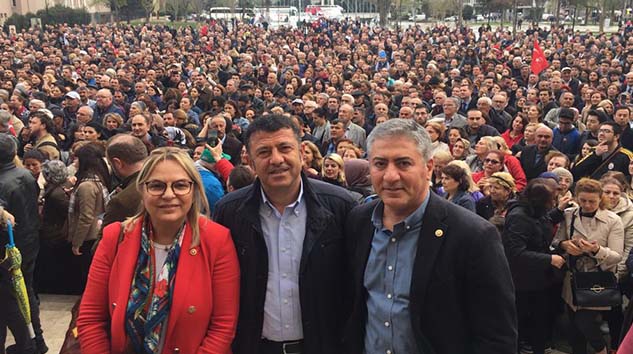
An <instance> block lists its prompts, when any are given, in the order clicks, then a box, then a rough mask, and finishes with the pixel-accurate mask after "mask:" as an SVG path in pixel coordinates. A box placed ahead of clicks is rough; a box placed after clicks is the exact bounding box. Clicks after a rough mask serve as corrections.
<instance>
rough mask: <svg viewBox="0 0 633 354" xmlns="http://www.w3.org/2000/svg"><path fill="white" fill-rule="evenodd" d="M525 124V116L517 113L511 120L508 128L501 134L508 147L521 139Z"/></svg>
mask: <svg viewBox="0 0 633 354" xmlns="http://www.w3.org/2000/svg"><path fill="white" fill-rule="evenodd" d="M527 125H528V120H527V118H526V117H525V116H524V115H522V114H519V115H517V116H516V117H514V119H513V120H512V125H511V126H510V128H508V130H506V131H505V132H503V133H502V134H501V137H502V138H503V140H505V142H506V144H507V145H508V148H509V149H512V147H513V146H514V144H518V143H520V141H521V140H522V139H523V136H524V133H523V132H524V131H525V127H526V126H527Z"/></svg>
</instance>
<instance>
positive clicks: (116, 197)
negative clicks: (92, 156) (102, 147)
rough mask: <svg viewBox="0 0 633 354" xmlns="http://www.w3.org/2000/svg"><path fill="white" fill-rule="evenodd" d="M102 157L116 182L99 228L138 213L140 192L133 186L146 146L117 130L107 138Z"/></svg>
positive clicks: (141, 165) (145, 154)
mask: <svg viewBox="0 0 633 354" xmlns="http://www.w3.org/2000/svg"><path fill="white" fill-rule="evenodd" d="M106 157H107V158H108V162H109V163H110V166H112V171H113V172H114V174H115V175H116V176H117V177H118V178H119V179H120V182H119V184H118V185H117V186H116V187H115V188H114V191H113V193H112V196H111V198H110V201H109V202H108V204H107V205H106V207H105V214H104V215H103V223H102V229H101V230H103V227H105V226H107V225H109V224H112V223H113V222H116V221H124V220H125V219H127V218H129V217H131V216H134V215H136V213H138V211H139V206H140V205H141V193H140V192H139V191H138V189H137V188H136V177H137V176H138V174H139V172H140V171H141V168H142V167H143V161H145V158H147V149H146V148H145V144H143V142H142V141H141V139H139V138H137V137H135V136H132V135H128V134H118V135H116V136H115V137H113V138H112V139H110V141H109V142H108V147H107V148H106Z"/></svg>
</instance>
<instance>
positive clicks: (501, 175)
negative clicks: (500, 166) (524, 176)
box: [487, 172, 516, 192]
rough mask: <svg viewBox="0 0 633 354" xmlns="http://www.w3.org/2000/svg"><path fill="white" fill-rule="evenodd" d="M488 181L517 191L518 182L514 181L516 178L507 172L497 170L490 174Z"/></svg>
mask: <svg viewBox="0 0 633 354" xmlns="http://www.w3.org/2000/svg"><path fill="white" fill-rule="evenodd" d="M487 181H488V183H497V184H499V185H500V186H502V187H504V188H506V189H509V190H511V191H512V192H516V183H514V178H513V177H512V175H511V174H509V173H507V172H495V173H493V174H492V176H490V178H488V180H487Z"/></svg>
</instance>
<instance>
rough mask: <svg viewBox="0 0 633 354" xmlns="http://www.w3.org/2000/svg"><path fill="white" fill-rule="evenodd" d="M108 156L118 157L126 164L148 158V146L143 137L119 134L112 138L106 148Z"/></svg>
mask: <svg viewBox="0 0 633 354" xmlns="http://www.w3.org/2000/svg"><path fill="white" fill-rule="evenodd" d="M106 154H107V156H108V158H110V159H112V158H115V157H116V158H118V159H120V160H121V161H123V162H125V163H126V164H133V163H137V162H140V161H143V160H145V158H147V148H146V147H145V144H143V141H141V139H139V138H137V137H135V136H132V135H127V134H117V135H115V136H113V137H112V138H110V140H109V141H108V147H107V148H106Z"/></svg>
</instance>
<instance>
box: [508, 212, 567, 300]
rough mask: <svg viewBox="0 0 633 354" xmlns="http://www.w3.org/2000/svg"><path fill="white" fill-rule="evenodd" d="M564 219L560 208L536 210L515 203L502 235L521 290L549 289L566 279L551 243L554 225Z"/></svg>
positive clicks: (515, 284)
mask: <svg viewBox="0 0 633 354" xmlns="http://www.w3.org/2000/svg"><path fill="white" fill-rule="evenodd" d="M562 220H563V212H561V211H560V210H558V209H554V210H552V211H551V212H550V213H542V212H537V211H535V210H534V209H533V208H532V207H530V206H529V205H528V204H527V203H524V202H511V204H510V206H508V212H507V213H506V220H505V227H504V230H503V235H502V237H501V239H502V241H503V246H504V248H505V251H506V257H507V258H508V264H510V270H511V271H512V279H513V280H514V286H515V287H516V289H517V291H537V290H545V289H547V288H548V287H550V286H551V285H553V284H554V283H555V282H556V281H558V280H561V279H562V271H559V270H557V269H556V268H554V267H553V266H552V253H551V252H550V248H549V246H550V244H551V243H552V239H553V237H554V225H555V224H557V223H559V222H560V221H562Z"/></svg>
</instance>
